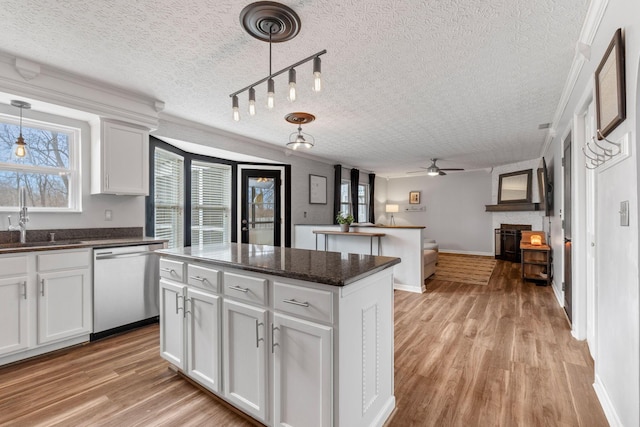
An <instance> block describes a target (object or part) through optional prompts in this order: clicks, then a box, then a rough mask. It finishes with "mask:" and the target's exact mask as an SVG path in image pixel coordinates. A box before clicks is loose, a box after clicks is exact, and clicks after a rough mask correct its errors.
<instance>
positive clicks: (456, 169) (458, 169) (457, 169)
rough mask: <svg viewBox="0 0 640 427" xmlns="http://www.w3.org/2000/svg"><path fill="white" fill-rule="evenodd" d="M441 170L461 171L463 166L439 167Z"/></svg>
mask: <svg viewBox="0 0 640 427" xmlns="http://www.w3.org/2000/svg"><path fill="white" fill-rule="evenodd" d="M440 170H441V171H463V170H464V169H463V168H440Z"/></svg>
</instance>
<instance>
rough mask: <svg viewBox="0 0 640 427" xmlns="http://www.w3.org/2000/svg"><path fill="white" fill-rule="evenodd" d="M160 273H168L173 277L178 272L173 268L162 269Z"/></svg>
mask: <svg viewBox="0 0 640 427" xmlns="http://www.w3.org/2000/svg"><path fill="white" fill-rule="evenodd" d="M160 271H166V272H167V273H169V274H171V275H173V273H175V272H176V271H175V270H174V269H173V268H167V267H162V268H161V269H160Z"/></svg>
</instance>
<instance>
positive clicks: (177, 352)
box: [160, 279, 220, 392]
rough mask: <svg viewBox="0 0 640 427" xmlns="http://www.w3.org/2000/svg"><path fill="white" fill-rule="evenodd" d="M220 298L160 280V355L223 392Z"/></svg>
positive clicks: (195, 377)
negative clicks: (221, 382)
mask: <svg viewBox="0 0 640 427" xmlns="http://www.w3.org/2000/svg"><path fill="white" fill-rule="evenodd" d="M219 329H220V297H219V296H217V295H214V294H212V293H210V292H206V291H202V290H198V289H193V288H191V287H187V285H184V284H181V283H177V282H173V281H171V280H167V279H160V355H161V356H162V357H163V358H164V359H165V360H167V361H169V362H170V363H172V364H173V365H175V366H176V367H178V368H179V369H181V370H183V371H184V372H186V374H187V375H188V376H189V377H191V378H192V379H194V380H195V381H197V382H199V383H200V384H202V385H203V386H205V387H206V388H208V389H209V390H211V391H214V392H218V391H220V330H219Z"/></svg>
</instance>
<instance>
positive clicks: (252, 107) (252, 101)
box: [249, 88, 256, 116]
mask: <svg viewBox="0 0 640 427" xmlns="http://www.w3.org/2000/svg"><path fill="white" fill-rule="evenodd" d="M249 115H250V116H255V115H256V90H255V89H254V88H251V89H249Z"/></svg>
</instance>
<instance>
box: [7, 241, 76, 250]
mask: <svg viewBox="0 0 640 427" xmlns="http://www.w3.org/2000/svg"><path fill="white" fill-rule="evenodd" d="M80 243H82V242H81V241H79V240H58V241H56V242H26V243H20V242H12V243H0V249H15V248H36V247H47V246H65V245H78V244H80Z"/></svg>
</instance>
